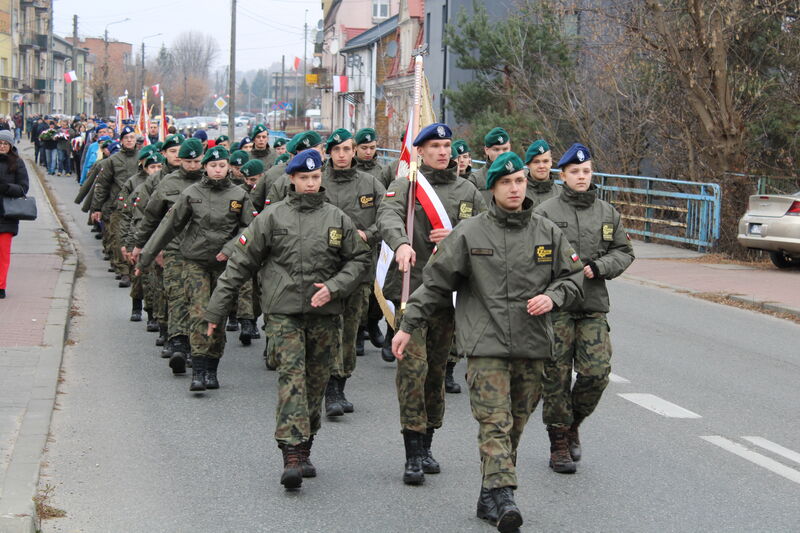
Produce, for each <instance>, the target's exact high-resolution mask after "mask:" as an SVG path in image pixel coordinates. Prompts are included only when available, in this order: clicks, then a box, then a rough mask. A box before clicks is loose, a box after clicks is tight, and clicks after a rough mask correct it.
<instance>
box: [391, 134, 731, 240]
mask: <svg viewBox="0 0 800 533" xmlns="http://www.w3.org/2000/svg"><path fill="white" fill-rule="evenodd" d="M399 154H400V152H399V151H398V150H389V149H383V148H381V149H379V150H378V157H379V159H380V160H381V162H382V163H384V164H389V163H391V162H392V161H393V160H394V159H396V158H397V156H399ZM473 163H474V164H484V163H485V162H484V161H481V160H477V159H475V160H473ZM553 172H556V173H557V172H559V170H557V169H555V170H553ZM594 176H595V183H596V184H597V187H598V188H599V189H600V191H599V197H600V198H601V199H603V200H605V201H607V202H609V203H611V204H612V205H614V206H615V207H616V208H617V209H618V210H619V212H620V214H621V215H622V218H623V220H624V222H625V228H626V230H627V231H628V233H630V234H634V235H640V236H642V237H644V240H645V241H646V242H649V241H650V240H651V239H661V240H665V241H671V242H679V243H683V244H689V245H691V246H694V247H696V248H697V249H698V250H700V251H703V252H704V251H708V249H709V248H713V247H714V245H715V244H716V242H717V240H718V239H719V232H720V219H721V205H720V202H721V190H720V186H719V185H718V184H716V183H699V182H694V181H680V180H668V179H663V178H651V177H647V176H626V175H623V174H606V173H602V172H595V173H594Z"/></svg>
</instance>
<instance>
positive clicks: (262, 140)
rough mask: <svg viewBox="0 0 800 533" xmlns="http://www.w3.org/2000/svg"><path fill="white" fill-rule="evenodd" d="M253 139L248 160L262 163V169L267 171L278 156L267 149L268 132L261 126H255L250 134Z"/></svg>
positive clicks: (273, 151)
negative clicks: (257, 160)
mask: <svg viewBox="0 0 800 533" xmlns="http://www.w3.org/2000/svg"><path fill="white" fill-rule="evenodd" d="M250 136H251V137H252V138H253V150H252V151H251V152H250V159H260V160H261V162H262V163H264V168H265V169H267V170H269V169H270V167H272V165H274V164H275V158H276V157H278V154H277V153H276V152H275V150H270V148H269V130H268V129H267V127H266V126H265V125H263V124H256V125H255V126H254V127H253V131H252V133H251V134H250Z"/></svg>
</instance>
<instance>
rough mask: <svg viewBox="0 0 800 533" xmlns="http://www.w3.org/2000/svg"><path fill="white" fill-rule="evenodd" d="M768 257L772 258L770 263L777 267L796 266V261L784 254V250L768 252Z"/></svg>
mask: <svg viewBox="0 0 800 533" xmlns="http://www.w3.org/2000/svg"><path fill="white" fill-rule="evenodd" d="M769 258H770V259H772V264H773V265H775V266H776V267H778V268H791V267H793V266H797V261H795V260H794V259H792V258H791V256H789V255H786V252H770V253H769Z"/></svg>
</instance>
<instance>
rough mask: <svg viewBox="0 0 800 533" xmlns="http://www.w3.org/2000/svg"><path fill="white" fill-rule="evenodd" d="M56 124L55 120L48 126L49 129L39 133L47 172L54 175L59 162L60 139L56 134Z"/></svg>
mask: <svg viewBox="0 0 800 533" xmlns="http://www.w3.org/2000/svg"><path fill="white" fill-rule="evenodd" d="M57 134H58V130H56V124H55V122H53V121H50V123H49V124H48V126H47V129H46V130H45V131H43V132H42V133H40V134H39V141H41V143H42V149H43V150H44V154H45V160H46V161H47V174H48V176H53V175H55V173H56V166H57V163H58V140H57V139H56V135H57Z"/></svg>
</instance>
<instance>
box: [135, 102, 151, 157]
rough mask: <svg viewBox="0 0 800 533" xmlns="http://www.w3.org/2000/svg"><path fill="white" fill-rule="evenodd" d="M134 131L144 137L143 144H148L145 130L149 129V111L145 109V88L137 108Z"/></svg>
mask: <svg viewBox="0 0 800 533" xmlns="http://www.w3.org/2000/svg"><path fill="white" fill-rule="evenodd" d="M135 129H136V130H137V131H136V133H137V134H139V135H141V136H143V137H144V146H147V145H149V144H150V138H149V137H148V136H147V132H148V131H149V130H150V113H149V112H148V110H147V89H145V90H144V91H142V104H141V107H140V108H139V119H138V120H137V121H136V128H135Z"/></svg>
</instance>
